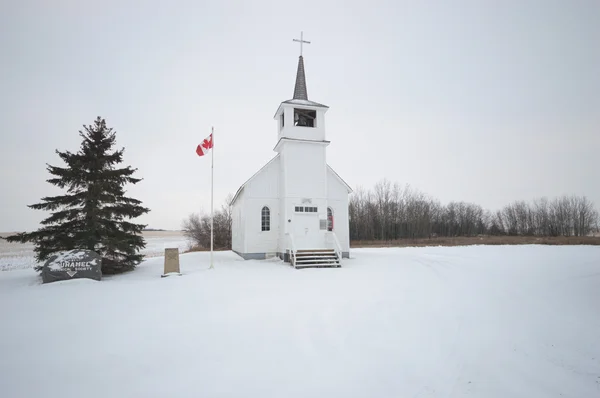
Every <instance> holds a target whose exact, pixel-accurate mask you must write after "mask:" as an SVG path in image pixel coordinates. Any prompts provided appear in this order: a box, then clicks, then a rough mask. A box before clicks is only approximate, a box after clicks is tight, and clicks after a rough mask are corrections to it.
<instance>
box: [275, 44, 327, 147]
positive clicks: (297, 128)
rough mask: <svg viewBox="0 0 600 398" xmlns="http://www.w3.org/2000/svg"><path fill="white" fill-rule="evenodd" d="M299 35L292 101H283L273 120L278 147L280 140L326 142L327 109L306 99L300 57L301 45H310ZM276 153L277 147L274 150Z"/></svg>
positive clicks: (302, 66)
mask: <svg viewBox="0 0 600 398" xmlns="http://www.w3.org/2000/svg"><path fill="white" fill-rule="evenodd" d="M302 36H303V35H302V34H301V35H300V40H298V39H294V41H298V42H300V57H299V58H298V69H297V71H296V84H295V85H294V96H293V98H292V99H289V100H287V101H283V102H282V103H281V104H280V105H279V108H278V109H277V112H275V116H274V119H275V120H277V122H278V123H277V126H278V127H277V140H278V146H279V143H280V142H281V139H286V138H287V139H295V140H308V141H320V142H324V141H325V140H326V136H325V113H326V112H327V110H328V109H329V107H328V106H327V105H323V104H320V103H318V102H314V101H310V100H309V99H308V90H307V88H306V75H305V72H304V57H303V56H302V44H303V43H310V42H309V41H305V40H303V38H302ZM275 150H276V151H277V152H279V151H278V150H277V147H276V149H275Z"/></svg>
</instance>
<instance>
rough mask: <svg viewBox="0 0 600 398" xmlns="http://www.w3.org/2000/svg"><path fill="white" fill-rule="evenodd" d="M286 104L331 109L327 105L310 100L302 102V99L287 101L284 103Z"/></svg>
mask: <svg viewBox="0 0 600 398" xmlns="http://www.w3.org/2000/svg"><path fill="white" fill-rule="evenodd" d="M283 103H284V104H293V105H305V106H317V107H321V108H329V107H328V106H327V105H323V104H319V103H318V102H315V101H309V100H300V99H291V100H287V101H283Z"/></svg>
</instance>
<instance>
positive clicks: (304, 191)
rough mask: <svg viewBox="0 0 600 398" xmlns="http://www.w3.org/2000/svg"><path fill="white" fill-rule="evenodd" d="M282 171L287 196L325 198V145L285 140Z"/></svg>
mask: <svg viewBox="0 0 600 398" xmlns="http://www.w3.org/2000/svg"><path fill="white" fill-rule="evenodd" d="M285 145H286V147H285V163H284V173H285V176H286V180H287V184H286V186H285V196H286V197H287V198H311V199H325V198H326V195H327V170H326V167H327V166H326V162H325V148H326V147H325V145H315V144H313V143H301V142H287V143H286V144H285Z"/></svg>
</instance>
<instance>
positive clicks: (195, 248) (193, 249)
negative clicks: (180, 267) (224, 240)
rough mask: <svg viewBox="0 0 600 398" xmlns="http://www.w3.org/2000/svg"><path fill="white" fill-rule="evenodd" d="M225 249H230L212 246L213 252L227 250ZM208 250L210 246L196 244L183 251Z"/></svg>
mask: <svg viewBox="0 0 600 398" xmlns="http://www.w3.org/2000/svg"><path fill="white" fill-rule="evenodd" d="M227 250H230V249H223V248H220V247H215V248H213V251H215V252H221V251H227ZM209 251H210V247H201V246H198V245H194V246H191V247H189V248H188V249H186V250H185V251H184V252H183V253H192V252H209Z"/></svg>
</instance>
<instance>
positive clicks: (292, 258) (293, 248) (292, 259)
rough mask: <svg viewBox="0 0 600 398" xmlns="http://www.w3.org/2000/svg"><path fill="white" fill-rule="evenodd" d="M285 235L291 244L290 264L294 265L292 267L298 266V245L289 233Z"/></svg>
mask: <svg viewBox="0 0 600 398" xmlns="http://www.w3.org/2000/svg"><path fill="white" fill-rule="evenodd" d="M285 235H286V236H287V237H288V239H289V241H290V242H289V243H290V247H291V249H290V262H291V263H292V265H293V266H294V267H295V266H296V245H295V244H294V236H293V235H292V234H291V233H289V232H286V233H285Z"/></svg>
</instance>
